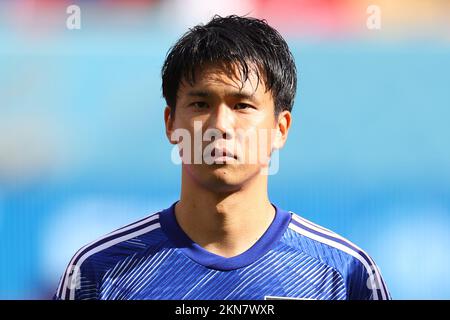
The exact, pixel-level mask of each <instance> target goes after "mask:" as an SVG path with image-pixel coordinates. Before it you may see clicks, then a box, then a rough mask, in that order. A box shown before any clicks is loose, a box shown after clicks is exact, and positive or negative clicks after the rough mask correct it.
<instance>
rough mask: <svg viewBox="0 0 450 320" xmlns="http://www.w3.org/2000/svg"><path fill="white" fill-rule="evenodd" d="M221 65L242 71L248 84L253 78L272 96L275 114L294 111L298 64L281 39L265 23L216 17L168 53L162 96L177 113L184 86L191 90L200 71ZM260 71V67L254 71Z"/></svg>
mask: <svg viewBox="0 0 450 320" xmlns="http://www.w3.org/2000/svg"><path fill="white" fill-rule="evenodd" d="M211 63H212V64H220V65H222V66H224V67H226V68H228V69H230V67H231V66H238V67H239V70H240V73H241V81H242V83H244V82H245V81H246V80H247V79H248V76H249V73H250V72H252V71H253V72H255V73H256V75H257V77H258V82H259V80H260V79H261V77H262V78H263V80H264V83H265V86H266V89H267V90H270V91H271V93H272V97H273V100H274V104H275V114H276V115H277V114H278V113H279V112H281V111H283V110H288V111H291V110H292V106H293V103H294V98H295V93H296V88H297V70H296V67H295V62H294V58H293V56H292V53H291V52H290V50H289V47H288V45H287V43H286V41H285V40H284V39H283V37H282V36H281V35H280V34H279V32H278V31H277V30H275V29H274V28H272V27H271V26H269V25H268V24H267V22H266V21H265V20H260V19H256V18H251V17H241V16H236V15H230V16H227V17H221V16H218V15H215V16H214V17H213V18H212V20H211V21H209V22H208V23H207V24H206V25H203V24H199V25H197V26H195V27H193V28H190V29H189V31H188V32H186V33H185V34H184V35H183V36H182V37H181V38H180V39H179V40H178V41H177V42H176V43H175V45H174V46H173V47H171V48H170V50H169V52H168V53H167V56H166V60H165V62H164V65H163V67H162V72H161V73H162V93H163V96H164V98H165V99H166V103H167V105H168V106H170V107H171V111H172V114H173V115H174V112H175V105H176V101H177V93H178V89H179V87H180V83H181V81H183V80H186V81H188V82H189V83H191V84H193V83H194V82H195V71H196V70H197V68H201V67H203V66H206V65H207V64H211ZM255 66H256V67H255Z"/></svg>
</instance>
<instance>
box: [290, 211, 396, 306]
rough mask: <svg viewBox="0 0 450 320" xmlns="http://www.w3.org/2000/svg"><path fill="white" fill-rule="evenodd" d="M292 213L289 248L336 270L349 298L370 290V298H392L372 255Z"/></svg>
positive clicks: (368, 292)
mask: <svg viewBox="0 0 450 320" xmlns="http://www.w3.org/2000/svg"><path fill="white" fill-rule="evenodd" d="M289 212H290V213H291V217H292V218H291V221H290V223H289V226H288V230H287V231H286V233H285V236H284V237H283V241H284V242H285V243H286V244H287V245H289V246H291V247H293V248H295V249H297V250H300V251H302V252H303V253H305V254H308V255H310V256H312V257H314V258H316V259H318V260H320V261H321V262H323V263H325V264H327V265H328V266H330V267H332V268H334V269H335V270H337V271H338V272H339V273H340V274H341V276H342V277H343V278H344V280H345V282H346V286H347V289H348V291H349V294H350V295H351V294H352V290H353V291H355V290H357V291H360V290H364V289H367V295H368V296H371V297H372V298H373V299H388V298H389V297H390V296H389V292H388V291H387V288H386V284H385V283H384V280H383V278H382V276H381V273H380V270H379V268H378V267H377V265H376V263H375V261H374V260H373V259H372V257H370V256H369V254H367V253H366V252H365V251H364V250H363V249H361V248H360V247H358V246H357V245H355V244H354V243H353V242H351V241H349V240H348V239H346V238H344V237H342V236H341V235H339V234H337V233H335V232H334V231H332V230H329V229H327V228H324V227H322V226H320V225H318V224H316V223H313V222H311V221H309V220H307V219H305V218H303V217H301V216H300V215H298V214H297V213H294V212H292V211H289ZM355 287H358V289H355ZM363 287H364V288H363Z"/></svg>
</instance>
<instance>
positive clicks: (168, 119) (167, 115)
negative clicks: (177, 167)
mask: <svg viewBox="0 0 450 320" xmlns="http://www.w3.org/2000/svg"><path fill="white" fill-rule="evenodd" d="M171 111H172V109H171V108H170V107H169V106H166V108H165V109H164V123H165V125H166V136H167V139H169V142H170V143H171V144H177V142H176V141H172V138H171V137H172V132H173V120H174V119H173V117H172V112H171Z"/></svg>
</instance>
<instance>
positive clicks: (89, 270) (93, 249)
mask: <svg viewBox="0 0 450 320" xmlns="http://www.w3.org/2000/svg"><path fill="white" fill-rule="evenodd" d="M161 212H162V210H161V211H158V212H154V213H151V214H150V215H147V216H146V217H145V218H143V219H141V220H138V221H135V222H133V223H130V224H128V225H126V226H123V227H121V228H119V229H117V230H114V231H112V232H110V233H108V234H106V235H104V236H102V237H100V238H98V239H97V240H95V241H93V242H91V243H89V244H87V245H85V246H83V247H82V248H80V249H79V250H78V251H77V252H76V253H75V254H74V256H73V257H72V259H71V260H70V262H69V264H68V266H67V268H66V270H65V272H64V274H63V276H62V277H61V280H60V284H59V286H58V290H57V292H56V297H57V298H59V299H74V296H75V292H76V291H77V289H80V287H82V286H83V285H84V284H83V281H84V282H91V283H86V285H84V286H90V287H93V286H95V285H96V279H98V278H99V277H101V273H102V272H106V271H107V270H108V268H110V267H112V266H114V265H115V264H117V263H118V262H120V261H121V260H123V259H126V258H127V257H130V256H133V255H136V254H139V253H140V252H145V251H146V250H148V249H149V247H151V246H152V245H156V246H157V245H158V244H159V243H161V242H162V241H165V240H166V238H165V236H164V234H163V233H162V232H161V224H160V220H159V219H160V214H161Z"/></svg>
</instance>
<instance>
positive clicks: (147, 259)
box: [54, 202, 390, 300]
mask: <svg viewBox="0 0 450 320" xmlns="http://www.w3.org/2000/svg"><path fill="white" fill-rule="evenodd" d="M175 204H176V202H175V203H173V204H172V205H171V206H170V207H169V208H166V209H164V210H161V211H159V212H156V213H154V214H152V215H150V216H148V217H146V218H144V219H142V220H140V221H137V222H135V223H132V224H130V225H128V226H125V227H123V228H121V229H118V230H116V231H114V232H112V233H109V234H108V235H106V236H104V237H102V238H100V239H98V240H97V241H94V242H93V243H91V244H88V245H86V246H84V247H83V248H81V249H80V250H79V251H78V252H77V253H76V254H75V255H74V256H73V258H72V259H71V261H70V263H69V265H68V267H67V269H66V271H65V273H64V274H63V276H62V277H61V280H60V284H59V287H58V289H57V292H56V294H55V296H54V298H55V299H63V300H66V299H70V300H74V299H77V300H78V299H79V300H87V299H101V300H110V299H114V300H115V299H140V300H141V299H214V300H226V299H248V300H260V299H283V298H285V299H288V298H295V299H337V300H344V299H360V300H361V299H364V300H367V299H370V300H384V299H390V294H389V292H388V289H387V287H386V284H385V282H384V280H383V278H382V276H381V273H380V270H379V268H378V267H377V266H376V264H375V262H374V261H373V260H372V258H371V257H370V256H369V255H368V254H366V253H365V252H364V251H363V250H361V249H360V248H358V247H357V246H355V245H354V244H353V243H351V242H350V241H348V240H346V239H345V238H343V237H341V236H339V235H337V234H336V233H334V232H332V231H330V230H328V229H325V228H322V227H321V226H318V225H316V224H314V223H312V222H310V221H308V220H306V219H304V218H302V217H300V216H299V215H297V214H295V213H293V212H291V211H286V210H283V209H281V208H279V207H278V206H276V205H275V204H272V205H273V206H274V208H275V209H276V214H275V218H274V219H273V221H272V223H271V225H270V226H269V228H268V229H267V230H266V232H265V233H264V234H263V235H262V236H261V237H260V238H259V239H258V241H257V242H256V243H255V244H254V245H253V246H252V247H251V248H249V249H248V250H247V251H245V252H243V253H242V254H239V255H237V256H234V257H230V258H225V257H222V256H219V255H216V254H214V253H211V252H209V251H207V250H205V249H204V248H202V247H201V246H200V245H198V244H197V243H195V242H193V241H192V240H191V239H190V238H189V237H188V236H187V235H186V233H185V232H184V231H183V230H182V229H181V227H180V226H179V224H178V223H177V220H176V217H175V213H174V208H175Z"/></svg>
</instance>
